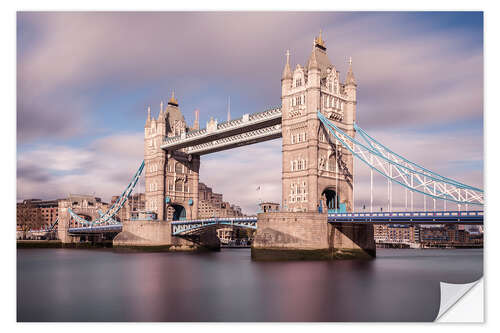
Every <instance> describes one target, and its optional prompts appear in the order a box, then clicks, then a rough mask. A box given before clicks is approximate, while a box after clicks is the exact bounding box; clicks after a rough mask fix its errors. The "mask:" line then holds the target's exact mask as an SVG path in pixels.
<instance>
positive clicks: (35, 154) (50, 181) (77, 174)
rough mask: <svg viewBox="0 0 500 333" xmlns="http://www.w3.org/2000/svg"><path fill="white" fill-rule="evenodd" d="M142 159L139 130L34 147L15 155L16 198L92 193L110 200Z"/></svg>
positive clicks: (46, 197) (123, 185)
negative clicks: (78, 143)
mask: <svg viewBox="0 0 500 333" xmlns="http://www.w3.org/2000/svg"><path fill="white" fill-rule="evenodd" d="M120 143H121V149H115V148H117V147H119V146H120ZM142 159H143V141H142V133H131V134H117V135H112V136H108V137H104V138H100V139H97V140H95V141H93V142H91V143H90V144H89V145H88V146H85V147H82V148H76V147H71V146H50V147H49V146H37V147H35V148H33V149H31V150H28V151H25V152H21V153H19V154H18V161H17V199H18V200H22V199H26V198H33V197H35V198H42V199H53V198H63V197H66V196H67V195H68V194H69V193H80V194H92V193H95V195H96V196H99V197H101V198H103V199H104V200H109V199H110V198H111V196H112V195H119V194H120V193H121V192H122V191H123V189H124V188H125V186H126V185H127V184H128V182H129V181H130V179H131V178H132V176H133V174H134V173H135V171H136V170H137V168H138V167H139V164H140V162H141V161H142ZM142 191H144V188H143V187H142Z"/></svg>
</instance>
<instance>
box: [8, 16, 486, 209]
mask: <svg viewBox="0 0 500 333" xmlns="http://www.w3.org/2000/svg"><path fill="white" fill-rule="evenodd" d="M320 29H322V32H323V33H322V35H323V39H324V40H325V41H326V46H327V48H328V51H327V52H328V56H329V58H330V60H331V62H332V63H333V64H334V65H335V66H336V67H337V69H338V70H339V71H340V75H341V79H342V80H344V79H345V73H346V70H347V66H348V59H349V57H352V62H353V71H354V75H355V77H356V80H357V84H358V91H357V97H358V103H357V123H358V125H359V126H360V127H362V128H363V129H364V130H366V131H367V132H368V133H370V135H371V136H373V137H375V138H376V139H377V140H378V141H380V142H382V143H384V144H385V145H386V146H388V147H390V148H391V149H392V150H393V151H395V152H398V153H400V154H401V155H403V156H405V157H406V158H408V159H410V160H412V161H414V162H416V163H419V164H421V165H423V166H425V167H426V168H428V169H430V170H433V171H435V172H437V173H440V174H442V175H444V176H447V177H450V178H453V179H456V180H458V181H461V182H464V183H466V184H468V185H472V186H477V187H480V188H482V187H483V156H484V154H483V95H484V92H483V14H482V13H481V12H140V13H134V12H117V13H113V12H101V13H99V12H78V13H71V12H57V13H51V12H43V13H37V12H18V14H17V200H18V201H20V200H23V199H29V198H40V199H53V198H63V197H66V196H67V195H68V194H69V193H79V194H94V195H96V196H98V197H101V198H103V200H105V201H109V200H110V198H111V196H112V195H117V194H120V193H121V192H122V191H123V189H124V188H125V186H126V185H127V184H128V182H129V180H130V178H131V177H132V175H133V174H134V172H135V171H136V169H137V168H138V166H139V165H140V163H141V161H142V159H143V133H144V123H145V119H146V110H147V107H148V106H151V110H152V113H153V115H155V116H157V114H158V112H159V109H160V102H161V101H164V102H166V101H167V100H168V99H169V98H170V94H171V92H172V90H174V91H175V95H176V97H177V99H178V101H179V106H180V109H181V111H182V113H183V114H184V116H185V118H186V121H187V122H188V124H190V125H192V123H193V120H194V110H195V109H199V110H200V124H201V126H202V127H204V124H206V122H207V121H208V120H209V119H210V117H214V118H217V119H219V120H224V119H225V118H226V112H227V100H228V97H230V98H231V116H232V117H233V118H237V117H240V116H242V115H243V114H245V113H253V112H259V111H263V110H265V109H267V108H269V107H271V106H275V105H279V104H280V95H281V81H280V80H281V73H282V70H283V66H284V63H285V52H286V50H287V49H289V50H290V54H291V56H290V61H291V65H292V68H293V67H294V66H295V64H297V63H300V64H302V65H304V64H305V63H306V61H307V59H308V56H309V54H310V52H311V44H312V41H313V38H314V37H315V36H316V35H317V34H318V32H319V30H320ZM228 179H229V180H228ZM200 180H201V181H202V182H204V183H205V184H207V185H208V186H211V187H212V188H213V190H214V191H215V192H218V193H223V194H224V199H225V200H227V201H229V202H231V203H234V204H237V205H240V206H241V207H242V208H243V211H244V212H246V213H254V212H255V211H256V209H257V203H258V201H259V200H260V199H262V200H270V201H276V202H281V140H274V141H268V142H264V143H260V144H256V145H251V146H246V147H241V148H237V149H234V150H229V151H225V152H219V153H215V154H211V155H204V156H202V164H201V170H200ZM258 186H260V187H261V190H260V191H259V192H257V191H256V188H257V187H258ZM386 186H387V184H386V181H385V180H384V179H382V178H381V176H380V178H378V177H377V176H376V177H375V185H374V188H375V190H374V192H375V193H376V195H375V206H377V207H382V206H384V207H386V205H387V190H386ZM138 190H140V189H138ZM369 197H370V194H369V170H368V169H367V168H366V167H364V166H363V165H362V164H361V163H358V162H356V164H355V204H356V208H357V209H361V207H362V206H363V205H366V206H367V205H368V204H369ZM415 198H416V202H420V204H422V203H423V199H422V198H421V197H418V198H417V196H415ZM418 200H420V201H418ZM393 201H394V206H395V207H396V208H401V207H402V206H404V204H405V198H404V191H403V190H398V189H396V188H395V189H394V199H393ZM427 205H428V207H429V205H430V201H428V202H427ZM438 205H442V203H438ZM440 207H441V206H440ZM384 210H385V208H384Z"/></svg>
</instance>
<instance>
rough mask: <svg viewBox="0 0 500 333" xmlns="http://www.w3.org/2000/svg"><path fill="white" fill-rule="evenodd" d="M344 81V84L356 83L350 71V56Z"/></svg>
mask: <svg viewBox="0 0 500 333" xmlns="http://www.w3.org/2000/svg"><path fill="white" fill-rule="evenodd" d="M345 83H346V85H356V79H355V78H354V73H353V72H352V57H349V69H348V70H347V76H346V78H345Z"/></svg>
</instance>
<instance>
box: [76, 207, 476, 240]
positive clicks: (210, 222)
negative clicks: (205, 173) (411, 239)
mask: <svg viewBox="0 0 500 333" xmlns="http://www.w3.org/2000/svg"><path fill="white" fill-rule="evenodd" d="M483 220H484V212H483V211H468V212H466V211H461V212H459V211H437V212H377V213H364V212H363V213H360V212H354V213H329V214H328V223H332V224H342V223H358V224H410V225H411V224H413V225H416V224H427V225H441V224H448V225H453V224H455V225H457V224H463V225H482V224H483ZM171 223H172V235H174V236H177V235H181V234H184V233H190V232H194V231H196V230H200V229H204V228H206V227H209V226H214V225H224V226H234V227H241V228H248V229H257V216H246V217H218V218H217V217H214V218H207V219H199V220H184V221H174V222H171ZM121 230H122V225H121V224H114V225H101V226H90V227H78V228H70V229H68V232H69V233H70V234H93V233H108V232H120V231H121Z"/></svg>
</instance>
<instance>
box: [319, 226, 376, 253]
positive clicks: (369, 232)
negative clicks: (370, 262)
mask: <svg viewBox="0 0 500 333" xmlns="http://www.w3.org/2000/svg"><path fill="white" fill-rule="evenodd" d="M328 235H329V240H328V242H329V244H330V253H331V255H332V258H333V259H362V258H366V259H371V258H374V257H375V256H376V247H375V238H374V231H373V225H366V224H365V225H363V224H357V223H342V224H337V225H335V224H330V223H328Z"/></svg>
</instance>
